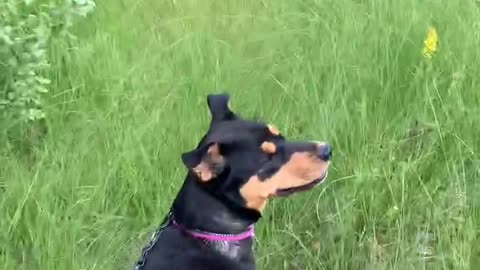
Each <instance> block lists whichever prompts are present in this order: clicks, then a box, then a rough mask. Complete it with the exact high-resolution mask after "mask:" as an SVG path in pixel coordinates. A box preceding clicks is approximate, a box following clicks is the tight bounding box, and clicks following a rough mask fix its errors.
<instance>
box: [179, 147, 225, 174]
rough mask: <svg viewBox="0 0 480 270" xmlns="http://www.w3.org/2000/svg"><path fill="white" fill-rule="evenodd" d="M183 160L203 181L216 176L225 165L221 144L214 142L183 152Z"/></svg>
mask: <svg viewBox="0 0 480 270" xmlns="http://www.w3.org/2000/svg"><path fill="white" fill-rule="evenodd" d="M182 161H183V164H185V166H186V167H187V168H188V169H189V170H191V171H192V172H193V173H195V174H196V175H197V177H198V179H199V180H200V181H202V182H208V181H210V180H211V179H213V178H215V177H216V176H218V175H219V174H220V173H221V172H222V171H223V169H224V167H225V159H224V157H223V156H222V154H221V153H220V145H219V144H218V143H212V144H209V145H207V146H205V147H201V148H199V149H195V150H193V151H190V152H186V153H183V154H182Z"/></svg>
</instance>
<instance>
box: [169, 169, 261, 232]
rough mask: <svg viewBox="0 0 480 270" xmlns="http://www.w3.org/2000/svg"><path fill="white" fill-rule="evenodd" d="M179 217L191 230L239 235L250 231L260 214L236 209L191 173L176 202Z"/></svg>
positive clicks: (176, 212) (177, 217) (174, 209)
mask: <svg viewBox="0 0 480 270" xmlns="http://www.w3.org/2000/svg"><path fill="white" fill-rule="evenodd" d="M172 214H173V216H174V218H175V220H176V221H177V222H178V223H180V224H182V225H183V226H184V227H186V228H189V229H197V230H202V231H206V232H212V233H218V234H238V233H241V232H245V231H246V230H248V228H249V226H250V225H252V224H253V223H255V222H256V221H257V220H258V219H259V218H260V216H259V214H256V213H254V212H253V211H252V212H250V211H248V210H240V209H235V207H232V206H228V205H227V204H226V203H224V202H222V201H220V200H219V199H217V198H215V197H214V196H213V195H212V194H210V193H209V192H207V191H206V190H205V189H203V188H202V187H200V184H199V183H198V180H197V179H195V178H194V176H193V175H191V174H190V173H189V174H188V176H187V178H186V179H185V182H184V184H183V186H182V188H181V189H180V191H179V192H178V195H177V197H176V199H175V201H174V202H173V207H172Z"/></svg>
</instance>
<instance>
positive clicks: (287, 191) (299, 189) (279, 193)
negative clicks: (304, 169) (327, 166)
mask: <svg viewBox="0 0 480 270" xmlns="http://www.w3.org/2000/svg"><path fill="white" fill-rule="evenodd" d="M327 175H328V172H327V171H325V172H324V173H323V175H322V176H321V177H320V178H317V179H315V180H313V181H312V182H310V183H308V184H306V185H303V186H298V187H293V188H285V189H279V190H277V192H276V193H275V196H276V197H286V196H289V195H292V194H293V193H297V192H302V191H307V190H310V189H312V188H313V187H315V186H316V185H317V184H320V183H322V182H323V181H324V180H325V179H326V178H327Z"/></svg>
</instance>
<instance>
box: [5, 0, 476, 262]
mask: <svg viewBox="0 0 480 270" xmlns="http://www.w3.org/2000/svg"><path fill="white" fill-rule="evenodd" d="M2 1H3V3H4V5H8V4H9V5H12V3H13V4H15V5H20V2H21V1H17V0H2ZM23 2H27V3H28V2H33V3H29V4H30V5H29V6H28V7H27V8H26V9H21V8H20V9H19V10H20V11H19V12H20V13H18V12H17V15H18V16H17V15H15V16H17V17H15V16H13V17H12V16H10V15H11V14H10V13H8V12H10V11H8V12H6V11H7V9H6V6H3V9H1V8H0V10H2V11H3V13H2V12H0V14H2V15H1V16H0V18H1V19H2V20H3V21H2V22H0V60H1V61H0V95H3V96H0V101H1V100H3V101H2V102H3V103H2V102H0V107H2V106H3V107H2V108H3V112H2V118H1V121H0V124H1V126H0V142H1V144H0V213H1V215H2V217H1V218H0V269H29V270H30V269H52V270H53V269H112V270H113V269H130V268H131V266H132V265H133V263H134V262H135V260H136V259H137V258H138V256H139V255H140V248H141V247H142V246H143V245H144V244H145V241H146V238H147V237H148V236H149V235H150V233H151V232H152V231H153V230H154V229H155V228H156V227H157V226H158V224H159V222H160V221H161V220H162V218H163V217H164V215H165V213H166V211H167V210H168V207H169V206H170V203H171V201H172V199H173V198H174V196H175V194H176V192H177V190H178V188H179V186H180V184H181V183H182V180H183V177H184V175H185V168H184V167H183V166H182V165H181V161H180V154H181V153H182V152H183V151H187V150H189V149H191V148H192V147H194V145H195V143H196V142H197V140H198V139H199V138H200V136H201V135H202V134H203V132H204V131H205V129H206V127H207V125H208V112H207V108H206V104H205V96H206V94H208V93H216V92H221V91H229V92H230V93H231V94H232V101H231V106H232V108H233V109H235V110H237V111H238V112H240V113H241V114H242V115H244V116H246V117H253V116H258V117H261V118H263V119H265V120H267V121H269V122H271V123H273V124H275V125H276V126H278V127H279V128H280V129H281V131H282V132H283V133H285V134H286V135H288V136H289V137H291V138H302V139H310V138H311V139H322V140H327V141H329V142H330V143H331V144H332V145H333V147H334V159H333V164H332V166H333V168H332V169H331V171H330V175H329V181H328V182H327V183H325V184H324V185H322V186H320V187H318V188H317V189H315V190H313V191H311V192H306V193H302V194H298V195H296V196H294V197H291V198H290V199H278V200H273V201H271V202H270V203H269V205H268V207H267V209H266V211H265V213H264V218H263V219H262V221H261V222H260V223H259V224H258V226H257V228H256V241H257V243H256V245H255V251H256V254H257V259H258V267H259V269H329V270H330V269H375V270H377V269H389V270H390V269H415V270H417V269H435V270H437V269H478V268H477V267H478V265H480V234H479V232H480V220H479V215H480V212H479V209H480V208H479V206H480V196H479V195H480V193H479V192H480V183H479V181H478V180H479V176H480V158H479V151H480V150H479V149H480V136H479V135H480V132H479V131H480V128H479V127H478V124H479V117H480V91H479V88H478V85H479V83H480V76H479V74H480V50H479V48H478V46H479V44H480V20H479V18H480V2H479V1H478V0H449V1H436V0H402V1H381V0H378V1H373V0H371V1H357V0H288V1H287V0H276V1H273V0H261V1H245V0H236V1H213V0H203V1H194V0H169V1H152V0H142V1H131V0H101V1H97V2H96V8H94V10H93V9H92V7H93V6H92V5H91V4H92V2H91V1H81V0H77V1H74V0H72V1H66V2H63V1H57V4H58V5H57V9H53V8H52V9H48V8H46V6H42V5H41V3H45V2H46V1H40V2H38V1H23ZM5 3H6V4H5ZM62 3H63V4H65V3H76V4H77V8H76V9H75V6H73V7H72V6H69V7H66V9H58V7H61V6H62V5H63V4H62ZM22 5H23V4H22ZM64 7H65V6H64ZM78 7H82V8H83V7H85V8H86V10H83V13H82V9H78ZM10 8H12V6H10ZM8 10H9V9H8ZM40 10H44V11H45V10H48V11H49V12H50V13H48V12H47V13H42V14H43V15H41V16H39V17H36V18H43V19H42V20H40V22H38V21H35V20H34V21H32V22H31V23H33V24H35V25H40V26H42V27H43V28H42V27H40V28H41V29H43V30H45V31H46V32H41V31H40V32H38V33H37V32H35V31H33V30H32V29H36V28H34V27H33V26H31V25H30V26H29V25H28V24H23V25H21V27H17V28H15V26H18V23H19V22H20V21H22V20H23V21H25V20H26V21H29V20H30V19H29V18H31V17H29V16H23V15H25V14H26V15H28V14H41V13H39V12H40ZM72 10H73V11H75V12H71V11H72ZM79 10H80V11H79ZM53 11H55V12H53ZM77 11H78V12H77ZM22 12H26V13H22ZM7 13H8V14H10V15H8V16H10V17H9V18H10V19H9V20H7V19H6V18H7V15H5V14H7ZM12 14H13V13H12ZM22 14H23V15H22ZM45 14H46V15H45ZM59 14H60V15H59ZM78 15H81V16H78ZM22 16H23V17H22ZM42 16H43V17H42ZM55 16H57V17H55ZM82 16H83V17H82ZM22 18H23V19H22ZM52 18H54V19H52ZM72 18H77V19H78V18H81V19H80V20H75V23H73V20H72ZM29 22H30V21H29ZM2 23H3V24H2ZM7 26H10V28H8V27H7ZM431 26H433V27H435V28H436V30H437V33H438V39H439V44H438V48H437V50H436V53H434V54H433V56H432V57H431V58H426V57H424V56H423V55H422V53H421V52H422V48H423V46H424V43H423V41H424V38H425V35H426V33H427V29H428V27H431ZM12 27H13V28H12ZM40 28H39V29H40ZM6 29H7V30H6ZM8 29H10V30H8ZM12 29H16V30H12ZM59 29H66V31H64V32H62V31H58V30H59ZM67 30H68V31H67ZM8 31H10V32H8ZM12 31H13V32H12ZM5 33H7V34H5ZM32 33H33V34H32ZM35 33H36V34H38V36H37V37H36V38H37V39H35V38H33V39H32V37H31V35H34V34H35ZM62 33H63V34H62ZM72 35H73V36H72ZM12 36H13V37H15V36H16V37H19V39H15V38H13V39H12V40H13V41H12V43H8V42H7V41H8V40H7V39H6V38H5V37H12ZM27 36H28V37H29V38H28V37H27ZM41 37H44V39H42V38H41ZM45 37H48V38H45ZM6 40H7V41H6ZM31 40H34V41H35V42H34V44H37V43H39V44H40V45H38V46H39V47H38V48H37V47H35V46H33V45H32V46H33V47H28V46H27V45H28V44H29V43H28V42H30V41H31ZM2 42H3V43H2ZM42 42H43V43H42ZM12 44H13V45H12ZM15 44H17V45H15ZM18 44H20V45H18ZM26 44H27V45H26ZM32 48H33V49H35V50H36V49H38V50H40V52H38V53H40V54H41V55H40V54H39V55H38V56H35V57H37V58H38V59H37V58H35V57H33V56H32V57H33V58H28V57H26V56H25V55H24V54H22V52H25V51H28V50H30V49H32ZM42 48H44V50H43V49H42ZM27 49H28V50H27ZM33 49H32V50H33ZM23 56H25V57H26V58H22V57H23ZM12 57H13V58H12ZM8 59H14V60H19V59H23V60H25V59H27V60H25V61H27V63H30V64H31V63H37V64H38V66H37V65H34V64H31V65H30V64H29V65H27V66H28V67H29V68H30V69H27V71H25V72H24V73H22V72H20V71H22V69H21V68H19V67H18V66H17V65H16V64H15V63H16V62H15V61H14V62H8V61H7V60H8ZM32 59H33V60H32ZM23 60H22V61H23ZM37 60H38V61H37ZM47 63H49V64H50V65H49V66H47V65H45V64H47ZM19 70H20V71H19ZM28 70H30V71H31V72H30V71H28ZM32 72H33V73H32ZM22 74H23V75H22ZM25 74H26V75H25ZM32 74H33V75H32ZM22 76H23V77H22ZM16 82H28V83H31V85H30V84H20V85H19V84H18V83H17V84H16ZM25 85H26V86H25ZM32 85H33V86H32ZM36 87H39V88H36ZM32 89H36V90H35V91H33V90H32ZM32 91H33V92H32ZM11 93H16V94H11ZM25 93H26V94H25ZM19 97H22V98H19ZM2 104H3V105H2Z"/></svg>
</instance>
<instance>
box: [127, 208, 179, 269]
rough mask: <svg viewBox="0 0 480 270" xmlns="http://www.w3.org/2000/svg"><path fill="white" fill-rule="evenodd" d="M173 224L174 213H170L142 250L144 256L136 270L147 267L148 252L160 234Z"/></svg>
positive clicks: (135, 267)
mask: <svg viewBox="0 0 480 270" xmlns="http://www.w3.org/2000/svg"><path fill="white" fill-rule="evenodd" d="M171 223H172V212H170V213H168V215H167V216H166V217H165V219H164V221H163V222H162V224H161V225H160V227H159V228H158V229H157V230H156V231H155V232H154V233H153V234H152V236H151V237H150V240H149V241H148V243H147V245H145V246H144V247H143V248H142V254H141V256H140V258H139V259H138V261H137V263H136V264H135V266H134V268H133V269H134V270H141V269H142V267H143V266H144V265H145V259H146V257H147V254H148V252H149V251H150V250H151V249H152V248H153V247H154V246H155V244H156V243H157V241H158V238H159V237H160V234H161V233H162V232H163V230H164V229H165V228H166V227H168V226H169V225H170V224H171Z"/></svg>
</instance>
